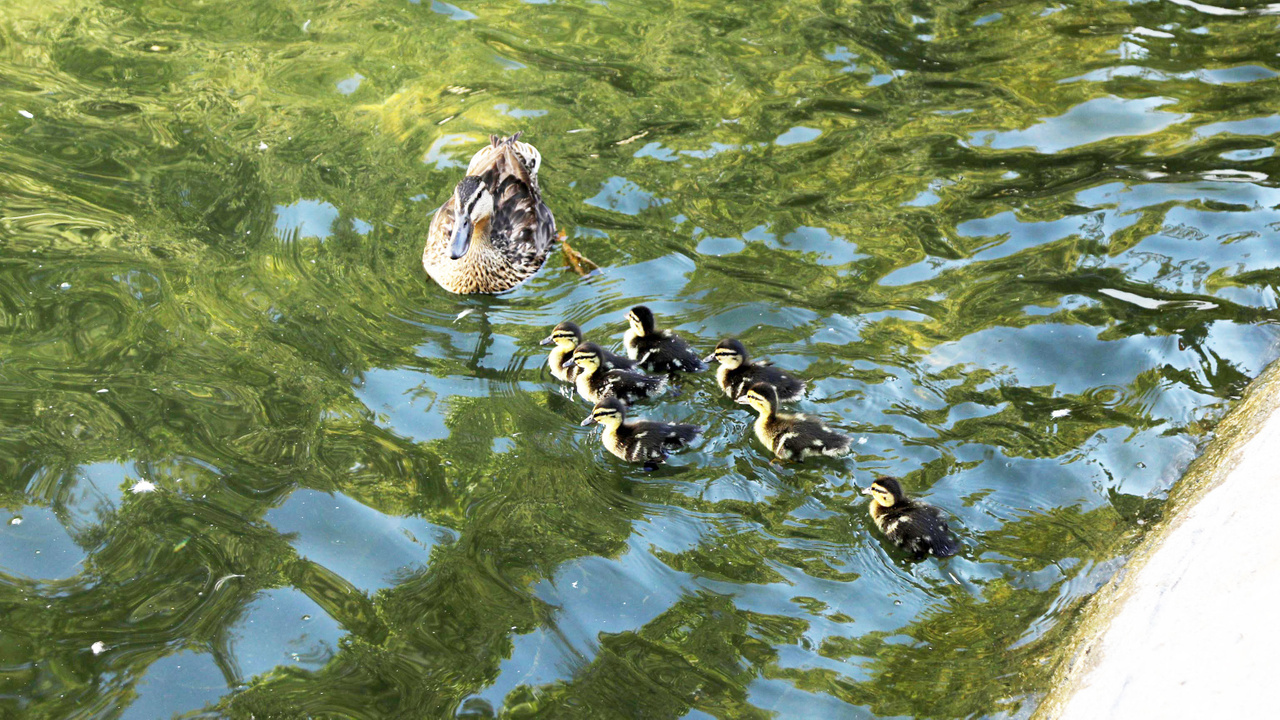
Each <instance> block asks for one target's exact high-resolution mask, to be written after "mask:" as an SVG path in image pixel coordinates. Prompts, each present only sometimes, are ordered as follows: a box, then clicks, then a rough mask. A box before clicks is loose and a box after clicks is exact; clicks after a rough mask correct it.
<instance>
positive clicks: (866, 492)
mask: <svg viewBox="0 0 1280 720" xmlns="http://www.w3.org/2000/svg"><path fill="white" fill-rule="evenodd" d="M862 494H863V495H870V494H871V488H869V487H864V488H862Z"/></svg>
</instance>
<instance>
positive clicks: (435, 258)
mask: <svg viewBox="0 0 1280 720" xmlns="http://www.w3.org/2000/svg"><path fill="white" fill-rule="evenodd" d="M541 164H542V155H541V154H539V153H538V150H537V148H535V147H534V146H532V145H530V144H529V143H524V142H520V133H516V134H515V135H512V136H511V137H509V138H499V137H498V136H497V135H491V136H490V137H489V145H488V146H487V147H484V148H481V149H480V151H479V152H477V153H476V154H475V156H473V157H472V158H471V164H470V165H469V166H468V167H467V175H466V177H464V178H462V181H461V182H459V183H458V186H457V187H456V188H454V191H453V195H452V196H451V197H450V198H449V199H448V201H446V202H445V204H443V205H441V206H440V209H438V210H436V214H435V217H433V218H432V219H431V229H430V231H429V233H428V235H427V245H426V247H425V248H423V250H422V266H423V267H424V268H426V270H427V274H428V275H430V276H431V279H432V280H435V281H436V282H437V283H439V284H440V287H442V288H444V289H445V290H448V291H449V292H454V293H500V292H506V291H507V290H510V289H512V288H514V287H515V286H517V285H519V284H520V283H522V282H524V281H525V280H527V279H528V278H529V277H530V276H532V275H533V274H534V273H536V272H537V271H538V269H539V268H541V267H542V264H543V263H544V262H546V259H547V254H548V253H549V252H550V251H551V241H552V240H554V239H555V237H556V221H555V218H554V217H552V215H551V211H550V210H549V209H547V206H546V205H545V204H543V202H542V194H541V192H540V191H539V189H538V167H539V166H540V165H541Z"/></svg>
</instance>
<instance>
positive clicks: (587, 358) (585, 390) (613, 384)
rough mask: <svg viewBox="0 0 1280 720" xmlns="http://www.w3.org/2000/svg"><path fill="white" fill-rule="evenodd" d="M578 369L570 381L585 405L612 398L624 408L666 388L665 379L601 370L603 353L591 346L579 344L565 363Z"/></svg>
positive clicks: (595, 346) (641, 374)
mask: <svg viewBox="0 0 1280 720" xmlns="http://www.w3.org/2000/svg"><path fill="white" fill-rule="evenodd" d="M569 362H572V363H574V364H575V365H577V366H578V373H577V375H576V376H575V377H574V379H573V384H574V386H575V387H576V388H577V389H578V394H579V395H581V396H582V399H583V400H586V401H587V402H592V403H595V402H600V400H602V399H604V398H606V397H610V396H613V397H616V398H618V399H619V400H621V401H622V402H624V403H626V404H628V405H629V404H631V403H633V402H635V401H636V400H645V399H648V398H651V397H653V396H655V395H657V394H658V393H660V392H662V391H663V390H664V389H665V388H666V386H667V378H666V377H654V376H652V375H645V374H644V373H639V372H635V371H634V370H606V369H604V366H603V363H604V350H601V349H600V346H599V345H596V344H595V343H582V344H581V345H579V346H578V347H576V348H574V350H573V355H572V356H571V357H570V358H569V360H567V361H566V363H569Z"/></svg>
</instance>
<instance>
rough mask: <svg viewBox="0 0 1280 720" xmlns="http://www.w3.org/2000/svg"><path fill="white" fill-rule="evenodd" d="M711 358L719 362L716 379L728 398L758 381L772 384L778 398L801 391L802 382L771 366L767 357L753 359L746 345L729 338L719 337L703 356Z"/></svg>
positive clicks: (796, 397) (794, 396)
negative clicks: (718, 341) (713, 347)
mask: <svg viewBox="0 0 1280 720" xmlns="http://www.w3.org/2000/svg"><path fill="white" fill-rule="evenodd" d="M713 359H714V360H716V361H718V362H719V363H720V367H719V368H717V369H716V383H718V384H719V385H720V389H721V390H724V394H725V395H728V396H729V397H730V398H731V399H732V400H735V401H736V400H738V399H740V398H741V397H742V395H743V393H745V392H746V391H747V388H749V387H751V386H752V385H754V384H756V383H758V382H762V383H768V384H769V385H772V386H773V388H774V389H775V390H777V392H778V401H779V402H794V401H796V400H799V399H800V397H801V396H802V395H804V383H803V382H801V381H799V380H797V379H795V378H793V377H791V376H790V375H788V374H786V373H785V372H783V371H781V370H779V369H777V368H775V367H771V366H770V364H769V363H768V362H767V361H762V360H755V361H753V360H752V359H751V356H750V355H749V354H748V353H747V348H746V346H745V345H743V344H742V343H741V342H739V341H737V340H734V339H733V338H728V339H725V340H721V341H720V344H719V345H716V349H715V352H713V353H711V354H710V355H708V356H706V357H705V358H703V360H704V361H706V362H711V361H712V360H713Z"/></svg>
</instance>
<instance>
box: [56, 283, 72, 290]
mask: <svg viewBox="0 0 1280 720" xmlns="http://www.w3.org/2000/svg"><path fill="white" fill-rule="evenodd" d="M58 287H60V288H62V289H63V290H66V289H68V288H70V287H71V283H69V282H64V283H62V284H61V285H59V286H58Z"/></svg>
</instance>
